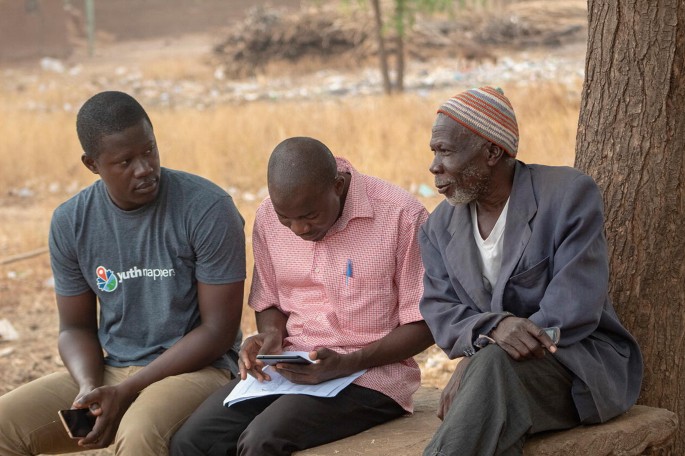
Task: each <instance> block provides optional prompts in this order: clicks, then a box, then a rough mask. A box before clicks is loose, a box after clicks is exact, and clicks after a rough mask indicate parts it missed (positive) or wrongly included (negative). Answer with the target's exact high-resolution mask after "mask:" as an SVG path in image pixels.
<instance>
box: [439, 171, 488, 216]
mask: <svg viewBox="0 0 685 456" xmlns="http://www.w3.org/2000/svg"><path fill="white" fill-rule="evenodd" d="M462 177H465V178H473V179H475V182H474V183H473V185H471V186H470V187H469V188H463V187H462V188H460V187H457V186H456V183H455V186H454V187H453V190H452V192H451V193H450V194H449V195H445V199H447V202H448V203H449V204H451V205H452V206H457V205H459V204H468V203H471V202H473V201H475V200H477V199H478V198H479V197H481V196H482V195H484V194H485V193H486V191H487V190H488V187H489V186H490V174H479V173H478V170H477V168H476V166H473V165H469V166H467V167H466V169H464V171H463V172H462Z"/></svg>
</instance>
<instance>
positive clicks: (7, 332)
mask: <svg viewBox="0 0 685 456" xmlns="http://www.w3.org/2000/svg"><path fill="white" fill-rule="evenodd" d="M17 339H19V333H18V332H17V330H16V329H14V326H12V323H10V321H9V320H8V319H6V318H0V342H9V341H12V340H17Z"/></svg>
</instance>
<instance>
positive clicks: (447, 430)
mask: <svg viewBox="0 0 685 456" xmlns="http://www.w3.org/2000/svg"><path fill="white" fill-rule="evenodd" d="M430 147H431V150H432V151H433V154H434V159H433V162H432V164H431V166H430V171H431V173H433V175H434V176H435V186H436V187H437V188H438V191H439V192H440V193H441V194H443V195H445V198H446V200H447V201H443V202H442V203H441V204H440V205H439V206H438V207H437V208H436V209H435V211H434V212H433V213H432V214H431V216H430V217H429V220H428V221H427V222H426V224H425V225H423V226H422V228H421V230H420V232H419V241H420V245H421V254H422V258H423V263H424V266H425V277H424V295H423V298H422V300H421V305H420V309H421V313H422V315H423V316H424V318H425V320H426V322H427V323H428V326H429V327H430V328H431V332H432V333H433V335H434V337H435V341H436V343H437V344H438V345H439V346H440V347H441V348H442V349H443V350H444V351H445V352H446V353H447V354H448V356H449V357H450V358H457V357H461V356H465V357H466V358H465V359H464V360H463V361H462V362H461V363H460V364H459V365H458V366H459V367H457V369H456V371H455V373H454V375H453V377H452V379H451V380H450V382H449V384H448V385H447V387H446V388H445V391H444V392H443V396H442V398H441V404H440V408H439V411H438V415H439V416H440V417H441V418H442V419H443V420H444V421H443V423H442V425H441V426H440V428H439V429H438V431H437V432H436V434H435V436H434V437H433V439H432V441H431V442H430V443H429V445H428V447H427V448H426V450H425V453H424V454H425V455H460V456H468V455H520V454H522V450H523V444H524V440H525V437H526V435H529V434H532V433H536V432H540V431H546V430H553V429H564V428H570V427H573V426H576V425H577V424H579V423H599V422H603V421H606V420H608V419H610V418H612V417H615V416H617V415H619V414H621V413H623V412H625V411H626V410H627V409H628V408H629V407H630V406H631V405H632V404H633V403H634V402H635V400H636V399H637V396H638V393H639V391H640V383H641V380H642V357H641V354H640V350H639V348H638V346H637V344H636V342H635V340H634V339H633V337H632V336H631V335H630V334H629V333H628V332H627V331H626V330H625V329H624V328H623V326H622V325H621V323H620V322H619V320H618V318H617V316H616V313H615V312H614V309H613V307H612V305H611V302H610V301H609V297H608V294H607V290H608V280H609V268H608V260H607V248H606V242H605V239H604V235H603V229H604V227H603V225H604V220H603V213H602V197H601V195H600V192H599V189H598V188H597V186H596V184H595V183H594V181H593V180H592V179H591V178H590V177H589V176H587V175H585V174H583V173H581V172H579V171H577V170H575V169H572V168H567V167H550V166H542V165H528V164H525V163H523V162H521V161H518V160H516V153H517V148H518V125H517V122H516V116H515V114H514V110H513V108H512V106H511V104H510V102H509V100H508V99H507V98H506V97H505V96H504V94H503V92H502V91H501V90H499V89H494V88H492V87H483V88H479V89H471V90H467V91H465V92H463V93H460V94H458V95H456V96H454V97H453V98H450V99H449V100H447V101H446V102H445V103H444V104H443V105H442V106H440V109H439V110H438V115H437V119H436V121H435V123H434V125H433V129H432V136H431V141H430ZM550 327H553V328H556V329H559V330H560V334H561V338H560V339H559V341H558V342H555V341H553V340H552V339H551V338H550V335H554V332H555V331H556V329H555V330H554V331H550V332H549V333H548V332H546V331H545V330H544V329H545V328H550Z"/></svg>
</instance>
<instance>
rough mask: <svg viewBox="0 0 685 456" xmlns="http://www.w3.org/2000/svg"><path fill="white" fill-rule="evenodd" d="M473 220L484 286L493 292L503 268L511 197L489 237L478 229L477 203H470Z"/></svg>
mask: <svg viewBox="0 0 685 456" xmlns="http://www.w3.org/2000/svg"><path fill="white" fill-rule="evenodd" d="M469 208H470V209H471V220H472V221H473V223H472V225H473V237H474V238H475V240H476V246H477V247H478V252H479V253H480V255H479V256H480V266H481V271H482V274H483V286H484V287H485V288H486V289H487V290H488V291H489V292H492V290H493V288H495V285H496V284H497V276H498V275H499V271H500V269H501V268H502V250H503V249H504V236H503V235H504V227H505V225H506V221H507V211H508V209H509V199H507V202H506V204H505V205H504V209H502V213H501V214H500V215H499V218H498V219H497V222H496V223H495V226H494V227H493V228H492V231H490V235H488V237H487V239H483V237H482V236H481V235H480V231H479V230H478V213H477V210H476V204H475V203H470V204H469Z"/></svg>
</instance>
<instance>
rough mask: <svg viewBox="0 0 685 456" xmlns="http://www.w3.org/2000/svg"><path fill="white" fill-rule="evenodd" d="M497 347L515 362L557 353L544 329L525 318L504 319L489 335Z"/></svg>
mask: <svg viewBox="0 0 685 456" xmlns="http://www.w3.org/2000/svg"><path fill="white" fill-rule="evenodd" d="M490 337H492V338H493V339H494V340H495V342H496V343H497V345H499V346H500V347H501V348H502V349H503V350H504V351H506V352H507V354H509V356H511V357H512V358H513V359H515V360H519V361H520V360H525V359H532V358H542V357H543V356H545V350H548V351H549V352H550V353H554V352H556V351H557V347H556V345H554V342H552V339H550V337H549V336H548V335H547V333H546V332H545V331H544V329H542V328H540V327H538V326H537V325H536V324H535V323H533V322H532V321H530V320H529V319H527V318H519V317H506V318H504V319H503V320H502V321H500V322H499V324H498V325H497V327H496V328H495V329H494V330H493V331H492V332H491V333H490Z"/></svg>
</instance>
